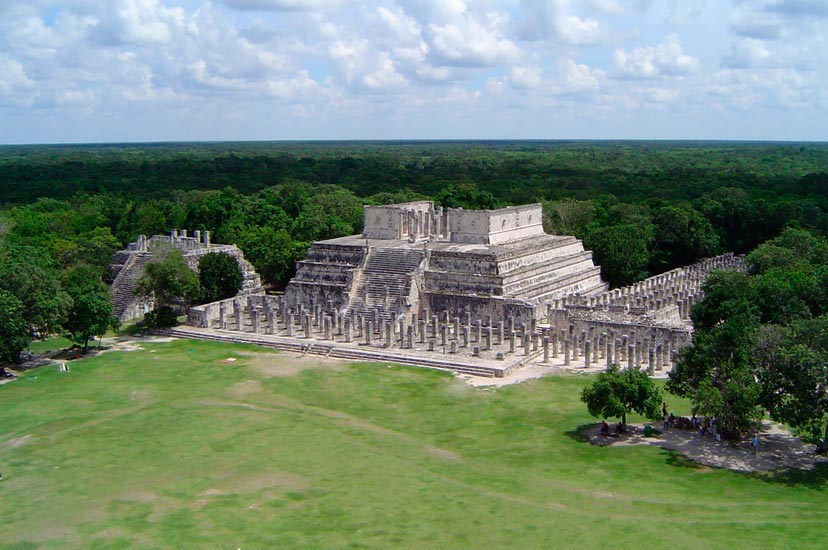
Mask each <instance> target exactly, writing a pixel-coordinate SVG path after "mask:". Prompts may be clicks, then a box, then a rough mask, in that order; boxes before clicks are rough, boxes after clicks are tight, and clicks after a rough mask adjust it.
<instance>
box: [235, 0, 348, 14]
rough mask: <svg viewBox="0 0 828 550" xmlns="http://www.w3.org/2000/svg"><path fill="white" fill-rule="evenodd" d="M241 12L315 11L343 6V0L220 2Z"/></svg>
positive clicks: (243, 0)
mask: <svg viewBox="0 0 828 550" xmlns="http://www.w3.org/2000/svg"><path fill="white" fill-rule="evenodd" d="M219 1H220V2H221V3H223V4H226V5H227V6H229V7H231V8H235V9H239V10H265V11H267V10H274V11H305V10H307V11H314V10H320V9H327V8H331V7H333V6H337V5H339V4H341V3H342V2H341V0H219Z"/></svg>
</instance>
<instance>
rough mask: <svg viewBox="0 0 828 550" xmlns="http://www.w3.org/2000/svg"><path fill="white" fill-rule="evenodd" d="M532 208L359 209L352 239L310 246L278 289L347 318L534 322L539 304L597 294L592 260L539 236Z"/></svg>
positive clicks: (578, 249) (570, 242) (416, 205)
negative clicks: (438, 316) (358, 230)
mask: <svg viewBox="0 0 828 550" xmlns="http://www.w3.org/2000/svg"><path fill="white" fill-rule="evenodd" d="M542 218H543V212H542V208H541V205H540V204H529V205H523V206H513V207H508V208H501V209H497V210H463V209H459V208H458V209H452V208H449V209H447V210H444V209H443V208H442V207H435V206H434V203H432V202H431V201H418V202H410V203H403V204H393V205H387V206H366V207H365V213H364V230H363V233H362V235H351V236H348V237H341V238H336V239H329V240H325V241H319V242H315V243H313V245H312V246H311V248H310V250H309V251H308V255H307V258H306V259H305V260H303V261H300V262H299V263H298V264H297V272H296V276H295V277H294V278H293V279H292V280H291V281H290V284H289V285H288V287H287V289H286V291H285V303H286V306H287V307H288V308H293V309H297V310H298V309H299V306H303V307H305V308H313V307H314V306H321V307H322V308H323V309H325V310H326V311H331V310H333V309H336V310H338V311H341V312H342V313H343V314H344V315H346V316H348V317H351V318H355V317H357V316H363V317H369V316H370V317H372V318H373V317H375V316H376V317H377V318H382V319H384V320H385V321H392V320H395V319H409V320H410V319H411V318H412V316H413V315H416V314H419V313H420V312H422V311H426V310H428V311H431V312H444V313H447V314H448V315H449V316H450V317H464V318H465V317H469V316H470V317H471V318H473V319H486V318H488V319H500V320H505V319H507V318H514V320H515V322H518V323H520V322H526V323H529V322H531V321H539V320H543V319H545V317H546V313H547V308H546V307H545V306H542V304H544V303H546V302H549V301H551V300H555V299H559V298H563V297H565V296H572V295H580V296H586V297H588V296H593V295H597V294H600V293H602V292H604V291H605V290H606V289H607V285H606V283H604V282H603V281H602V280H601V276H600V268H599V267H598V266H596V265H595V264H594V263H593V261H592V253H591V252H590V251H587V250H584V246H583V243H582V242H581V241H580V240H579V239H576V238H575V237H571V236H557V235H547V234H546V233H544V231H543V226H542Z"/></svg>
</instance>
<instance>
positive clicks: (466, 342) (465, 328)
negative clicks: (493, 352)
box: [463, 325, 469, 348]
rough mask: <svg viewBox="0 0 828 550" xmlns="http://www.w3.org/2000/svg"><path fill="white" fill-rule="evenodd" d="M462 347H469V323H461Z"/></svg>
mask: <svg viewBox="0 0 828 550" xmlns="http://www.w3.org/2000/svg"><path fill="white" fill-rule="evenodd" d="M463 347H464V348H467V347H469V325H463Z"/></svg>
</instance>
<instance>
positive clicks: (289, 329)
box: [285, 313, 293, 337]
mask: <svg viewBox="0 0 828 550" xmlns="http://www.w3.org/2000/svg"><path fill="white" fill-rule="evenodd" d="M285 334H286V335H287V336H291V337H292V336H293V313H288V315H287V318H286V320H285Z"/></svg>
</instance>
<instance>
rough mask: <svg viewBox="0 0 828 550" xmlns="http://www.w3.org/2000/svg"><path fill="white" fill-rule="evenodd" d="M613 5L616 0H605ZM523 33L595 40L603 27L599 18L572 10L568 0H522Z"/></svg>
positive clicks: (567, 41) (583, 41) (536, 37)
mask: <svg viewBox="0 0 828 550" xmlns="http://www.w3.org/2000/svg"><path fill="white" fill-rule="evenodd" d="M603 4H604V8H605V9H606V8H607V7H609V8H610V9H612V4H615V3H613V2H603ZM522 5H523V8H524V11H525V15H526V17H525V21H524V24H523V29H522V35H523V36H524V37H525V38H526V39H529V40H546V39H551V40H556V41H559V42H562V43H564V44H572V45H581V44H594V43H597V42H598V41H600V40H601V38H602V34H603V30H602V28H601V24H600V22H599V21H598V20H597V19H594V18H590V17H583V16H580V15H576V14H574V13H572V11H571V7H570V2H569V0H523V2H522Z"/></svg>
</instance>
